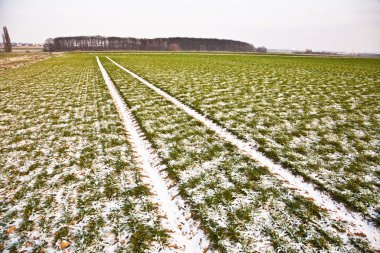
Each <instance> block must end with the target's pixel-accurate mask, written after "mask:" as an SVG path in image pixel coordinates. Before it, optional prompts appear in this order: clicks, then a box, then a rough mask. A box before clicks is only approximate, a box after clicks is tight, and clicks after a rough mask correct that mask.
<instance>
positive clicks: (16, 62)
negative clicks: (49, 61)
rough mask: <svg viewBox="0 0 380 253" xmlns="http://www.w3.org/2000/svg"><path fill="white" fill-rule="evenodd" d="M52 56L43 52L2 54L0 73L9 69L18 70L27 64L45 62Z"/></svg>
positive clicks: (0, 54)
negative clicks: (44, 60)
mask: <svg viewBox="0 0 380 253" xmlns="http://www.w3.org/2000/svg"><path fill="white" fill-rule="evenodd" d="M50 56H51V54H49V53H43V52H28V53H25V52H12V53H0V71H1V70H4V69H9V68H18V67H20V66H24V65H26V64H30V63H33V62H37V61H40V60H43V59H45V58H48V57H50Z"/></svg>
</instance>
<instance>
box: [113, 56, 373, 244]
mask: <svg viewBox="0 0 380 253" xmlns="http://www.w3.org/2000/svg"><path fill="white" fill-rule="evenodd" d="M107 58H108V59H109V60H110V61H111V62H112V63H113V64H115V65H116V66H118V67H119V68H121V69H122V70H124V71H125V72H127V73H128V74H130V75H131V76H132V77H134V78H136V79H137V80H139V81H140V82H142V83H143V84H145V85H146V86H148V87H149V88H151V89H153V90H154V91H156V92H157V93H158V94H160V95H161V96H163V97H164V98H166V99H167V100H169V101H170V102H172V103H173V104H174V105H176V106H177V107H178V108H180V109H182V110H183V111H184V112H186V113H187V114H188V115H190V116H191V117H193V118H194V119H196V120H198V121H199V122H201V123H202V124H204V125H205V126H206V127H208V128H209V129H211V130H213V131H214V132H215V133H217V134H218V135H219V136H220V137H221V138H223V139H224V140H226V141H228V142H230V143H231V144H233V145H234V146H236V147H237V148H238V149H239V150H240V151H241V152H242V153H244V154H245V155H247V156H249V157H250V158H252V159H254V160H256V161H258V162H259V163H260V164H261V165H263V166H266V167H267V168H268V169H269V171H270V172H271V173H272V175H273V176H275V177H277V178H279V179H280V180H281V181H282V182H283V183H284V186H286V187H289V188H292V189H296V190H297V192H298V193H299V194H300V195H301V196H304V197H305V198H307V199H310V200H312V201H313V202H314V203H315V204H316V205H318V206H319V207H321V208H323V209H326V210H327V212H328V213H329V216H330V217H331V219H332V220H336V221H343V222H345V223H347V229H348V231H347V234H352V235H365V236H366V238H367V240H368V242H369V244H370V246H371V247H372V248H373V249H375V250H380V230H379V229H378V228H377V227H376V225H375V224H374V223H373V222H371V221H369V220H368V219H367V218H366V217H364V216H363V215H362V214H361V213H358V212H354V211H350V210H348V209H347V208H346V207H345V206H344V205H343V204H341V203H339V202H336V201H335V200H333V199H332V198H331V197H330V196H329V195H327V194H326V193H324V192H322V191H320V190H319V189H317V188H316V187H315V186H314V185H313V184H311V183H309V182H306V181H305V180H304V179H303V178H302V177H300V176H296V175H293V174H292V173H291V172H290V171H289V170H287V169H285V168H283V167H282V166H280V165H278V164H275V163H274V162H273V161H271V160H270V159H268V158H267V157H265V156H264V155H263V154H262V153H261V152H259V151H257V150H256V148H255V147H254V146H253V145H251V144H250V143H247V142H245V141H243V140H241V139H239V138H237V137H236V136H235V135H233V134H232V133H230V132H229V131H228V130H227V129H225V128H223V127H221V126H219V125H217V124H215V123H214V122H212V121H211V120H209V119H207V118H206V117H205V116H203V115H202V114H200V113H198V112H197V111H195V110H193V109H191V108H190V107H189V106H187V105H185V104H183V103H182V102H180V101H179V100H177V99H176V98H174V97H173V96H171V95H169V94H168V93H166V92H164V91H163V90H161V89H159V88H158V87H156V86H155V85H153V84H151V83H149V82H148V81H146V80H145V79H143V78H141V77H140V76H138V75H136V74H135V73H133V72H132V71H130V70H128V69H126V68H125V67H123V66H121V65H120V64H118V63H117V62H115V61H113V60H112V59H110V58H109V57H107Z"/></svg>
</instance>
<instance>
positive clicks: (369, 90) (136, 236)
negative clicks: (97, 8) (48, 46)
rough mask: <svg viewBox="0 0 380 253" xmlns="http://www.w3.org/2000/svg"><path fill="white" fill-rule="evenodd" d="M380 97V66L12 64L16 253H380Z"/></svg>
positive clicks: (0, 184)
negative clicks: (170, 209) (174, 209)
mask: <svg viewBox="0 0 380 253" xmlns="http://www.w3.org/2000/svg"><path fill="white" fill-rule="evenodd" d="M96 56H99V62H97V60H96ZM2 57H4V58H5V57H8V58H12V57H14V56H13V55H8V56H7V55H6V54H0V62H1V60H2ZM107 57H109V58H107ZM110 59H111V60H113V61H115V62H112V61H111V60H110ZM117 63H118V64H120V66H118V65H117ZM102 67H104V70H105V73H104V72H101V68H102ZM122 67H125V68H126V69H123V68H122ZM127 70H129V71H132V72H133V73H135V74H137V75H138V76H136V75H134V74H133V73H131V72H128V71H127ZM131 74H132V75H131ZM139 77H141V78H143V79H145V80H143V79H141V78H140V79H139ZM106 84H107V85H106ZM112 85H114V88H115V90H112V87H113V86H112ZM379 94H380V59H354V58H336V57H334V58H329V57H304V56H303V57H296V56H290V57H288V56H273V55H272V56H264V55H244V54H203V53H196V54H191V53H186V54H180V53H175V54H173V53H158V54H155V53H149V54H144V53H104V52H102V53H95V52H93V53H66V54H63V55H60V56H59V57H57V56H55V55H53V56H51V57H49V58H46V59H44V60H43V59H40V60H39V61H38V62H34V61H30V62H28V63H25V64H23V65H20V66H19V67H18V68H15V69H12V68H10V67H7V68H3V70H2V72H1V75H0V251H1V250H2V249H4V250H6V251H15V250H18V251H22V250H26V251H32V250H35V251H37V252H38V251H40V250H41V249H44V250H47V251H49V250H50V251H57V250H59V251H64V250H66V249H67V250H72V251H86V252H100V251H106V250H113V251H123V252H158V251H160V250H162V252H183V251H184V249H187V250H191V249H193V250H194V249H197V251H198V252H199V251H200V249H201V251H204V252H214V251H219V252H265V251H268V252H317V251H318V252H373V251H376V250H380V243H379V241H378V236H379V235H380V231H379V226H380V154H379V153H380V102H379ZM120 104H122V105H123V104H124V106H125V108H124V109H125V110H126V112H125V110H124V112H123V108H122V107H120ZM127 116H128V117H131V118H133V119H134V121H133V122H134V124H131V125H128V124H127V123H128V122H127V123H126V117H127ZM203 119H205V120H204V121H202V120H203ZM207 120H209V121H207ZM208 122H211V123H208ZM215 126H216V127H215ZM134 130H137V133H138V136H137V135H135V136H133V131H134ZM225 133H226V134H225ZM139 138H140V140H141V142H139ZM235 139H236V140H237V141H235ZM242 143H243V144H242ZM144 145H145V146H144ZM244 145H246V146H247V148H246V149H244V147H245V146H244ZM141 150H148V151H147V152H148V153H149V154H143V153H141ZM244 150H248V151H247V152H245V151H244ZM250 150H253V151H255V152H256V151H257V153H258V154H259V155H256V156H255V154H256V153H255V152H254V154H251V153H249V152H251V151H250ZM260 155H262V157H263V158H260ZM256 157H257V158H256ZM265 159H267V160H265ZM267 161H269V162H267ZM147 166H148V167H149V166H151V167H152V168H153V169H156V170H157V171H159V173H158V175H159V176H158V178H157V177H156V176H155V174H154V173H153V174H149V173H146V172H147V170H146V168H147ZM278 168H279V169H278ZM276 171H279V172H278V173H277V172H276ZM282 171H285V172H288V173H289V175H290V176H288V177H287V178H286V177H284V176H283V175H287V174H281V173H282ZM160 180H161V181H160ZM157 182H164V187H163V188H162V189H160V190H155V187H154V186H157ZM295 182H300V183H299V185H297V183H295ZM163 194H164V195H165V194H168V196H170V199H167V200H165V199H163V198H161V197H160V196H164V195H163ZM326 201H327V202H326ZM167 202H170V203H169V204H172V205H177V206H178V209H179V210H181V211H180V212H177V213H175V215H179V216H183V219H182V220H181V219H180V218H181V217H180V218H173V217H171V215H170V212H168V211H165V208H164V207H165V205H166V204H168V203H167ZM324 203H330V204H331V205H324ZM336 207H338V208H336ZM184 220H186V221H184ZM187 222H189V223H187ZM169 223H170V224H169ZM376 223H377V225H376ZM173 224H174V226H176V228H175V229H172V228H173ZM188 224H190V225H188ZM188 226H192V228H191V229H189V227H188ZM195 228H196V229H199V230H202V231H204V235H203V234H202V233H201V234H197V235H196V236H194V237H198V236H199V237H200V238H201V239H200V240H199V238H195V239H194V238H193V236H189V234H190V232H189V231H190V230H191V231H193V230H194V229H195ZM196 229H195V230H196ZM178 238H180V239H178ZM181 238H182V239H181ZM176 240H177V241H176ZM181 240H183V241H181ZM195 242H196V244H199V245H197V246H194V245H192V244H194V243H195ZM201 244H202V245H201ZM208 244H209V245H208ZM184 245H185V246H184ZM200 245H201V246H200ZM205 245H206V246H205ZM194 252H195V251H194Z"/></svg>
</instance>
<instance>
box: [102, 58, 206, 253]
mask: <svg viewBox="0 0 380 253" xmlns="http://www.w3.org/2000/svg"><path fill="white" fill-rule="evenodd" d="M96 60H97V62H98V65H99V69H100V71H101V73H102V75H103V79H104V81H105V83H106V85H107V87H108V89H109V91H110V94H111V96H112V99H113V101H114V103H115V105H116V108H117V111H118V112H119V115H120V118H121V120H122V123H123V125H124V127H125V130H126V132H127V135H128V140H129V141H130V144H131V146H132V149H133V152H134V156H135V157H134V158H135V160H136V162H137V164H138V165H139V166H140V167H141V169H142V171H141V174H142V179H143V182H144V183H145V184H147V185H148V186H149V188H150V189H151V191H152V193H153V201H154V202H155V204H157V206H158V208H159V210H160V211H161V216H162V218H163V219H162V223H163V224H162V225H163V227H164V228H165V229H166V230H167V231H168V232H169V235H170V237H171V238H170V239H171V240H172V241H171V242H170V244H169V249H166V250H167V252H206V251H208V247H209V241H208V239H207V237H206V235H205V234H204V232H203V231H202V230H201V229H200V228H199V224H198V223H197V222H196V221H195V220H193V219H192V218H191V213H190V211H189V208H188V207H187V206H186V204H185V202H184V201H183V199H182V198H181V197H180V196H179V193H178V188H177V187H172V185H174V183H173V182H172V181H171V180H170V179H169V178H168V177H167V175H166V173H165V172H164V168H165V167H164V166H163V165H161V164H160V160H159V158H158V155H157V154H156V153H155V152H154V150H153V148H152V147H151V145H150V143H149V142H148V141H147V140H146V138H145V137H144V134H143V132H142V131H141V129H140V127H139V125H138V123H137V122H136V120H135V119H134V117H133V114H132V112H131V111H130V109H129V108H128V106H127V105H126V103H125V102H124V100H123V99H122V97H121V96H120V94H119V92H118V90H117V88H116V87H115V85H114V84H113V82H112V80H111V78H110V77H109V75H108V73H107V71H106V70H105V68H104V67H103V65H102V63H101V62H100V60H99V58H98V57H96ZM169 188H170V190H169ZM163 252H166V251H163Z"/></svg>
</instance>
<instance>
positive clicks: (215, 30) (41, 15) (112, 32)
mask: <svg viewBox="0 0 380 253" xmlns="http://www.w3.org/2000/svg"><path fill="white" fill-rule="evenodd" d="M0 25H1V26H4V25H5V26H7V27H8V30H9V33H10V36H11V39H12V41H15V42H44V41H45V39H46V38H48V37H58V36H70V35H105V36H123V37H141V38H154V37H169V36H186V37H204V38H221V39H222V38H223V39H235V40H242V41H246V42H249V43H252V44H254V45H255V46H266V47H267V48H277V49H299V50H303V49H306V48H310V49H313V50H335V51H347V52H380V0H262V1H257V0H233V1H232V0H231V1H227V0H140V1H137V0H0Z"/></svg>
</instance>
